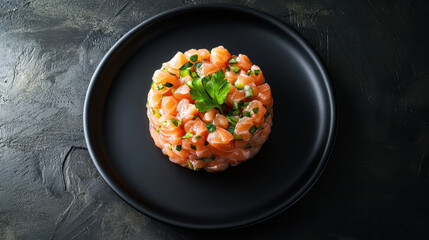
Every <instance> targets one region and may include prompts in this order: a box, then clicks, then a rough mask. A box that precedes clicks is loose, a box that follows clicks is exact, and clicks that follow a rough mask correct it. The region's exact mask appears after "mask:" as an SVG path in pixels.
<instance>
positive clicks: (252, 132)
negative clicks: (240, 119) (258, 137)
mask: <svg viewBox="0 0 429 240" xmlns="http://www.w3.org/2000/svg"><path fill="white" fill-rule="evenodd" d="M256 129H257V128H256V126H252V127H251V128H250V129H249V132H250V133H251V134H254V133H255V132H256Z"/></svg>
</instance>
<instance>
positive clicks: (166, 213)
mask: <svg viewBox="0 0 429 240" xmlns="http://www.w3.org/2000/svg"><path fill="white" fill-rule="evenodd" d="M219 45H223V46H224V47H225V48H227V49H228V50H229V51H230V52H231V53H232V54H238V53H244V54H247V55H248V56H249V57H250V59H251V60H252V61H253V63H255V64H257V65H258V66H260V67H261V69H262V71H263V72H264V75H265V78H266V81H267V82H268V83H269V84H270V86H271V89H272V95H273V97H274V125H273V128H272V133H271V135H270V137H269V139H268V141H267V142H266V143H265V144H264V146H263V147H262V149H261V151H260V152H259V154H258V155H256V157H254V158H253V159H250V160H249V161H247V162H244V163H241V164H240V165H238V166H236V167H230V168H229V169H227V170H226V171H224V172H220V173H207V172H205V171H199V172H194V171H191V170H189V169H186V168H182V167H180V166H178V165H176V164H174V163H171V162H170V161H169V160H168V158H167V157H166V156H164V155H163V154H162V153H161V150H160V149H158V148H157V147H156V146H155V144H154V143H153V140H152V138H151V137H150V135H149V130H148V119H147V116H146V107H145V104H146V97H147V93H148V91H149V88H150V84H151V82H152V80H151V78H152V75H153V72H154V71H155V70H156V69H158V68H159V67H160V66H161V64H162V63H163V62H166V61H168V60H169V59H170V58H171V57H173V56H174V54H175V53H176V52H177V51H182V52H183V51H186V50H188V49H191V48H197V49H198V48H208V49H211V48H213V47H216V46H219ZM84 128H85V136H86V141H87V145H88V148H89V151H90V154H91V157H92V159H93V161H94V163H95V165H96V167H97V169H98V170H99V171H100V173H101V175H102V176H103V178H104V179H105V180H106V182H107V183H108V184H109V186H110V187H111V188H112V189H113V190H114V191H115V192H116V193H117V194H118V195H119V196H121V197H122V198H123V199H124V200H125V201H126V202H128V203H129V204H130V205H131V206H133V207H135V208H136V209H138V210H139V211H141V212H143V213H144V214H146V215H148V216H151V217H153V218H155V219H158V220H161V221H163V222H167V223H170V224H174V225H177V226H182V227H189V228H199V229H219V228H233V227H241V226H245V225H249V224H253V223H256V222H259V221H261V220H264V219H266V218H268V217H270V216H273V215H274V214H276V213H279V212H280V211H282V210H284V209H286V208H287V207H289V206H291V205H292V204H293V203H294V202H295V201H297V200H298V199H299V198H300V197H301V196H302V195H303V194H304V193H305V192H306V191H307V190H308V189H309V188H310V187H311V185H312V184H313V183H314V182H315V181H316V179H317V177H318V176H319V175H320V173H321V171H322V170H323V167H324V166H325V164H326V161H327V157H328V155H329V151H330V148H331V145H332V141H333V137H334V132H335V131H334V130H335V110H334V103H333V95H332V91H331V88H330V86H329V83H328V77H327V74H326V72H325V70H324V68H323V66H322V64H321V62H320V60H319V59H318V58H317V57H316V54H315V53H314V52H313V51H312V50H311V49H310V48H309V46H308V45H307V44H306V43H305V42H304V40H303V39H302V38H301V37H299V36H298V35H297V34H296V33H295V32H294V31H292V30H291V29H290V28H288V27H287V26H286V25H285V24H283V23H282V22H280V21H278V20H276V19H273V18H272V17H270V16H268V15H266V14H264V13H261V12H258V11H255V10H251V9H248V8H242V7H235V6H225V5H206V6H200V7H189V8H181V9H175V10H172V11H168V12H165V13H162V14H160V15H158V16H155V17H153V18H151V19H149V20H147V21H145V22H143V23H142V24H140V25H138V26H137V27H136V28H134V29H133V30H131V31H130V32H129V33H128V34H126V35H125V36H124V37H123V38H121V39H120V40H119V41H118V42H117V43H116V44H115V45H114V46H113V47H112V49H111V50H110V51H109V52H108V53H107V55H106V56H105V57H104V59H103V60H102V61H101V63H100V65H99V67H98V68H97V70H96V72H95V74H94V76H93V79H92V81H91V84H90V86H89V89H88V93H87V96H86V102H85V110H84ZM118 221H120V219H118Z"/></svg>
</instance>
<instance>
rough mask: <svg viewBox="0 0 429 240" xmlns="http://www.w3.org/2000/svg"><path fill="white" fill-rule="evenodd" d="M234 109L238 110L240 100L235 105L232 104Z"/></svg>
mask: <svg viewBox="0 0 429 240" xmlns="http://www.w3.org/2000/svg"><path fill="white" fill-rule="evenodd" d="M232 109H233V110H237V109H238V102H234V105H232Z"/></svg>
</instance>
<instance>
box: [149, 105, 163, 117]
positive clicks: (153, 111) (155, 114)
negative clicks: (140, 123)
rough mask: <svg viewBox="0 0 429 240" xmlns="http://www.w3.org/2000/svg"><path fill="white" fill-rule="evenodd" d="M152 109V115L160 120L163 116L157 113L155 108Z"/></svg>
mask: <svg viewBox="0 0 429 240" xmlns="http://www.w3.org/2000/svg"><path fill="white" fill-rule="evenodd" d="M151 109H152V114H153V115H154V116H155V117H156V118H160V117H161V114H159V112H158V110H157V111H155V109H153V107H151Z"/></svg>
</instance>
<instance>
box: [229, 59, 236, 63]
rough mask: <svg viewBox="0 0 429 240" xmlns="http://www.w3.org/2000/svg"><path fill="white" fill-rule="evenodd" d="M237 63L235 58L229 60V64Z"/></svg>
mask: <svg viewBox="0 0 429 240" xmlns="http://www.w3.org/2000/svg"><path fill="white" fill-rule="evenodd" d="M236 63H237V59H236V58H230V59H229V64H236Z"/></svg>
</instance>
